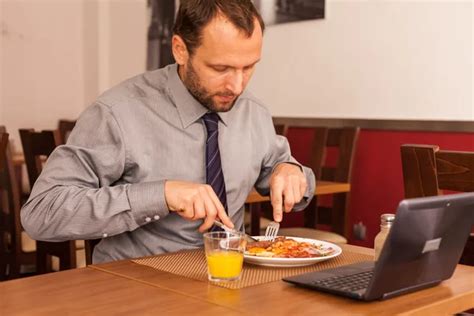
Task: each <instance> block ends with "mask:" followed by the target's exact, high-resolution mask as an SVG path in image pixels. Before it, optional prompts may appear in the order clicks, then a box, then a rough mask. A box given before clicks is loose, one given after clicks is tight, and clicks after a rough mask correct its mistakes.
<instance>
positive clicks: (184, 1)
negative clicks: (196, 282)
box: [173, 0, 265, 56]
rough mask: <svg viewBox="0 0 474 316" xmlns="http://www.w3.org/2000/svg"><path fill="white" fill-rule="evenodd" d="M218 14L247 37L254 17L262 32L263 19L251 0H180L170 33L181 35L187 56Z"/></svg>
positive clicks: (253, 25)
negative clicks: (205, 28)
mask: <svg viewBox="0 0 474 316" xmlns="http://www.w3.org/2000/svg"><path fill="white" fill-rule="evenodd" d="M219 14H222V15H223V16H224V17H226V18H227V19H229V21H230V22H231V23H232V24H233V25H234V26H235V27H236V28H237V29H238V30H240V31H242V32H244V33H245V34H246V35H247V36H248V37H250V36H252V34H253V31H254V28H255V24H254V23H255V19H257V20H258V22H259V23H260V27H261V29H262V32H263V30H264V29H265V23H264V22H263V20H262V17H261V16H260V14H259V13H258V11H257V9H256V8H255V6H254V5H253V3H252V1H251V0H181V4H180V6H179V10H178V14H177V16H176V22H175V24H174V28H173V33H174V34H176V35H179V36H180V37H181V38H182V39H183V41H184V43H185V44H186V47H187V49H188V52H189V55H190V56H192V55H193V54H194V52H195V50H196V48H197V47H198V46H199V45H201V40H202V30H203V29H204V27H205V26H206V25H207V24H209V22H211V20H212V19H213V18H215V17H216V16H217V15H219Z"/></svg>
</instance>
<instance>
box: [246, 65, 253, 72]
mask: <svg viewBox="0 0 474 316" xmlns="http://www.w3.org/2000/svg"><path fill="white" fill-rule="evenodd" d="M253 67H254V66H247V67H245V68H244V71H245V72H248V71H251V70H252V69H253Z"/></svg>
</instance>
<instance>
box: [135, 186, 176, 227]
mask: <svg viewBox="0 0 474 316" xmlns="http://www.w3.org/2000/svg"><path fill="white" fill-rule="evenodd" d="M127 195H128V201H129V203H130V208H131V211H132V214H133V217H134V219H135V221H136V223H137V224H138V225H139V226H142V225H145V224H148V223H149V222H152V221H153V222H154V221H157V220H159V219H160V218H164V217H165V216H167V215H168V214H169V210H168V205H167V204H166V200H165V180H160V181H154V182H142V183H135V184H131V185H130V186H129V187H128V191H127Z"/></svg>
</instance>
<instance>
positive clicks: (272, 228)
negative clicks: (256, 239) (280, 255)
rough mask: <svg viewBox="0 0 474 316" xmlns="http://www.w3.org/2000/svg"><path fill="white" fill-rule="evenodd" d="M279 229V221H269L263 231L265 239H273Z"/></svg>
mask: <svg viewBox="0 0 474 316" xmlns="http://www.w3.org/2000/svg"><path fill="white" fill-rule="evenodd" d="M279 229H280V223H277V222H274V221H271V222H270V223H269V224H268V226H267V230H266V231H265V240H271V241H274V240H275V237H276V236H277V235H278V230H279Z"/></svg>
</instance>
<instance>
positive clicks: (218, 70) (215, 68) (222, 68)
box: [212, 66, 227, 72]
mask: <svg viewBox="0 0 474 316" xmlns="http://www.w3.org/2000/svg"><path fill="white" fill-rule="evenodd" d="M212 69H214V70H215V71H217V72H224V71H226V70H227V67H219V66H217V67H216V66H214V67H212Z"/></svg>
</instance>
